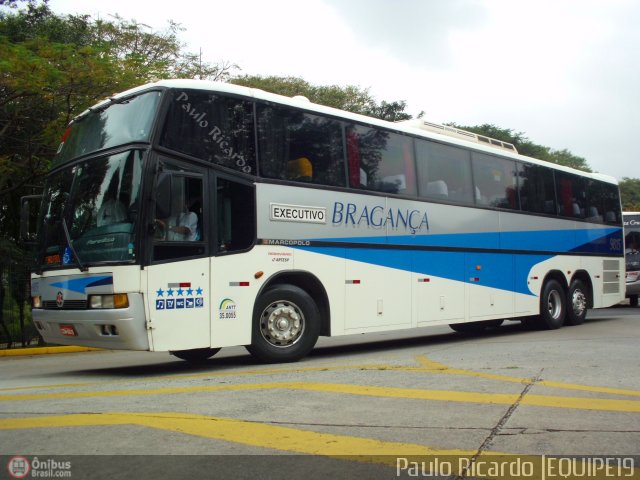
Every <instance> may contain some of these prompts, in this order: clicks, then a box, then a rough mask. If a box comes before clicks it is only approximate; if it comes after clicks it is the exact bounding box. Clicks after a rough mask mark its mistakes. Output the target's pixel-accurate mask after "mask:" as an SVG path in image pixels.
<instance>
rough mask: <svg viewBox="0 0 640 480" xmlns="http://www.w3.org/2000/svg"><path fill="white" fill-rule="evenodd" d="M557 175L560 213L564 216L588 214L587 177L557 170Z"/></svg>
mask: <svg viewBox="0 0 640 480" xmlns="http://www.w3.org/2000/svg"><path fill="white" fill-rule="evenodd" d="M555 175H556V195H557V197H558V203H559V205H558V207H559V208H558V210H559V214H560V215H561V216H563V217H572V218H585V216H586V214H587V186H586V182H585V179H584V178H582V177H578V176H577V175H572V174H571V173H566V172H556V173H555Z"/></svg>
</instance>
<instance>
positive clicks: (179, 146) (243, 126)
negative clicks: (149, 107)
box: [160, 90, 255, 173]
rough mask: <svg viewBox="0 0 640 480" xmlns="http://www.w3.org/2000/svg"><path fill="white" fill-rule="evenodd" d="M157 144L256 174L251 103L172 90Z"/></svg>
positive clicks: (210, 94)
mask: <svg viewBox="0 0 640 480" xmlns="http://www.w3.org/2000/svg"><path fill="white" fill-rule="evenodd" d="M169 95H171V100H170V105H169V111H168V113H167V117H166V119H165V123H164V127H163V130H162V137H161V138H160V145H162V146H163V147H167V148H170V149H171V150H175V151H178V152H181V153H185V154H187V155H191V156H193V157H196V158H199V159H201V160H206V161H209V162H212V163H216V164H218V165H222V166H224V167H228V168H231V169H233V170H237V171H240V172H244V173H255V146H254V143H255V136H254V127H253V104H252V103H251V102H245V101H242V100H238V99H234V98H229V97H225V96H222V95H218V94H213V93H207V92H194V91H190V90H187V91H182V90H175V91H172V92H170V93H169Z"/></svg>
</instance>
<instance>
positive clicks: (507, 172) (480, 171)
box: [472, 152, 520, 210]
mask: <svg viewBox="0 0 640 480" xmlns="http://www.w3.org/2000/svg"><path fill="white" fill-rule="evenodd" d="M472 157H473V162H472V163H473V181H474V184H475V191H476V203H477V204H478V205H488V206H491V207H498V208H508V209H511V210H518V209H519V208H520V206H519V204H518V203H519V202H518V196H517V192H516V188H517V183H518V178H517V176H516V164H515V162H514V161H513V160H506V159H503V158H498V157H494V156H493V155H487V154H485V153H477V152H474V153H473V155H472Z"/></svg>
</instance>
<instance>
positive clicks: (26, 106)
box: [0, 2, 235, 240]
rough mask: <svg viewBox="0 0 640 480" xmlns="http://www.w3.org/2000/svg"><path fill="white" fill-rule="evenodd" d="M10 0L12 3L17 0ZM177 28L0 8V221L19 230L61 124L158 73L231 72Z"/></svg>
mask: <svg viewBox="0 0 640 480" xmlns="http://www.w3.org/2000/svg"><path fill="white" fill-rule="evenodd" d="M14 3H15V2H14ZM180 31H182V29H181V27H180V26H179V25H178V24H176V23H173V22H169V24H168V26H167V28H166V29H165V30H162V31H152V30H150V29H149V28H148V27H147V26H145V25H142V24H139V23H137V22H135V21H127V20H124V19H122V18H120V17H117V16H116V17H115V19H114V20H113V21H105V20H94V19H92V18H91V17H90V16H88V15H77V16H74V15H68V16H59V15H56V14H54V13H53V12H52V11H51V10H50V9H49V7H48V6H47V5H46V3H45V4H40V5H37V4H35V2H29V3H27V5H26V9H24V10H17V11H16V10H3V11H0V51H1V52H2V56H1V57H0V227H1V231H2V232H4V234H5V235H6V236H7V237H8V238H11V239H14V240H15V239H16V237H17V232H18V215H17V212H18V211H19V207H18V206H19V197H20V196H22V195H25V194H30V193H33V192H34V191H36V190H38V186H39V185H40V184H41V183H42V177H43V175H44V174H45V172H46V171H47V170H48V168H49V165H50V162H51V159H52V158H53V156H54V154H55V151H56V148H57V145H58V143H59V138H60V135H61V134H62V133H63V132H64V129H65V125H66V124H67V123H68V122H69V121H70V120H71V119H72V118H73V117H74V116H75V115H77V114H79V113H81V112H82V111H83V110H84V109H86V108H87V107H89V106H91V105H92V104H94V103H96V102H97V101H99V100H101V99H103V98H105V97H108V96H110V95H112V94H114V93H116V92H120V91H123V90H126V89H128V88H131V87H133V86H136V85H140V84H143V83H146V82H149V81H153V80H156V79H159V78H168V77H174V78H175V77H178V78H184V77H199V78H206V79H212V80H221V79H222V80H223V79H226V78H228V76H229V74H230V72H231V71H232V70H233V69H234V68H235V66H234V65H232V64H222V65H213V64H208V63H203V62H202V61H201V60H200V55H196V54H192V53H189V52H185V51H183V45H182V44H181V43H180V42H179V40H178V34H179V32H180Z"/></svg>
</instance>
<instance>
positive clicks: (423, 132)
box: [76, 79, 618, 185]
mask: <svg viewBox="0 0 640 480" xmlns="http://www.w3.org/2000/svg"><path fill="white" fill-rule="evenodd" d="M153 88H174V89H180V88H183V89H190V90H205V91H211V92H219V93H228V94H232V95H239V96H243V97H250V98H254V99H256V100H264V101H268V102H273V103H278V104H281V105H286V106H290V107H295V108H300V109H304V110H307V111H311V112H317V113H321V114H325V115H331V116H333V117H339V118H343V119H348V120H353V121H357V122H360V123H366V124H368V125H372V126H378V127H382V128H386V129H390V130H395V131H397V132H403V133H408V134H411V135H413V136H419V137H423V138H429V139H432V140H438V141H440V142H444V143H449V144H453V145H458V146H462V147H466V148H473V149H475V150H479V151H483V152H487V153H492V154H495V153H496V150H498V152H499V153H500V154H501V155H503V156H506V157H509V158H513V159H517V160H521V161H525V162H529V163H532V164H537V165H541V166H545V167H550V168H554V169H557V170H562V171H566V172H569V173H574V174H578V175H582V176H584V177H587V178H593V179H596V180H601V181H603V182H607V183H613V184H616V185H617V184H618V181H617V179H616V178H614V177H612V176H610V175H605V174H602V173H591V172H584V171H582V170H577V169H574V168H571V167H566V166H564V165H558V164H555V163H551V162H546V161H544V160H538V159H536V158H533V157H527V156H525V155H521V154H518V153H514V152H512V151H509V150H510V149H505V148H499V147H494V146H491V145H487V144H483V143H477V142H475V141H470V140H467V139H465V138H463V136H452V135H447V134H446V133H438V132H437V131H436V130H435V129H424V128H420V126H419V122H415V121H410V122H397V123H394V122H389V121H386V120H381V119H378V118H374V117H368V116H366V115H361V114H357V113H352V112H347V111H345V110H339V109H337V108H333V107H327V106H324V105H319V104H317V103H312V102H310V101H309V100H308V99H306V98H304V97H301V96H295V97H287V96H284V95H278V94H276V93H270V92H266V91H264V90H260V89H257V88H249V87H244V86H241V85H234V84H231V83H223V82H214V81H210V80H191V79H174V80H159V81H157V82H154V83H148V84H145V85H141V86H139V87H135V88H132V89H129V90H126V91H124V92H121V93H118V94H116V95H114V96H112V97H110V98H108V99H106V100H103V101H101V102H99V103H97V104H96V105H94V106H93V107H91V108H89V109H88V110H85V111H84V112H82V113H81V114H80V115H78V116H77V117H76V119H78V118H80V117H83V116H84V115H86V114H88V113H89V112H91V111H95V110H100V109H102V108H105V107H106V106H107V105H108V104H109V103H117V102H118V100H120V99H123V98H126V97H129V96H131V95H135V94H137V93H139V92H142V91H144V90H149V89H153ZM412 122H413V124H412ZM514 150H515V149H514Z"/></svg>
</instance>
